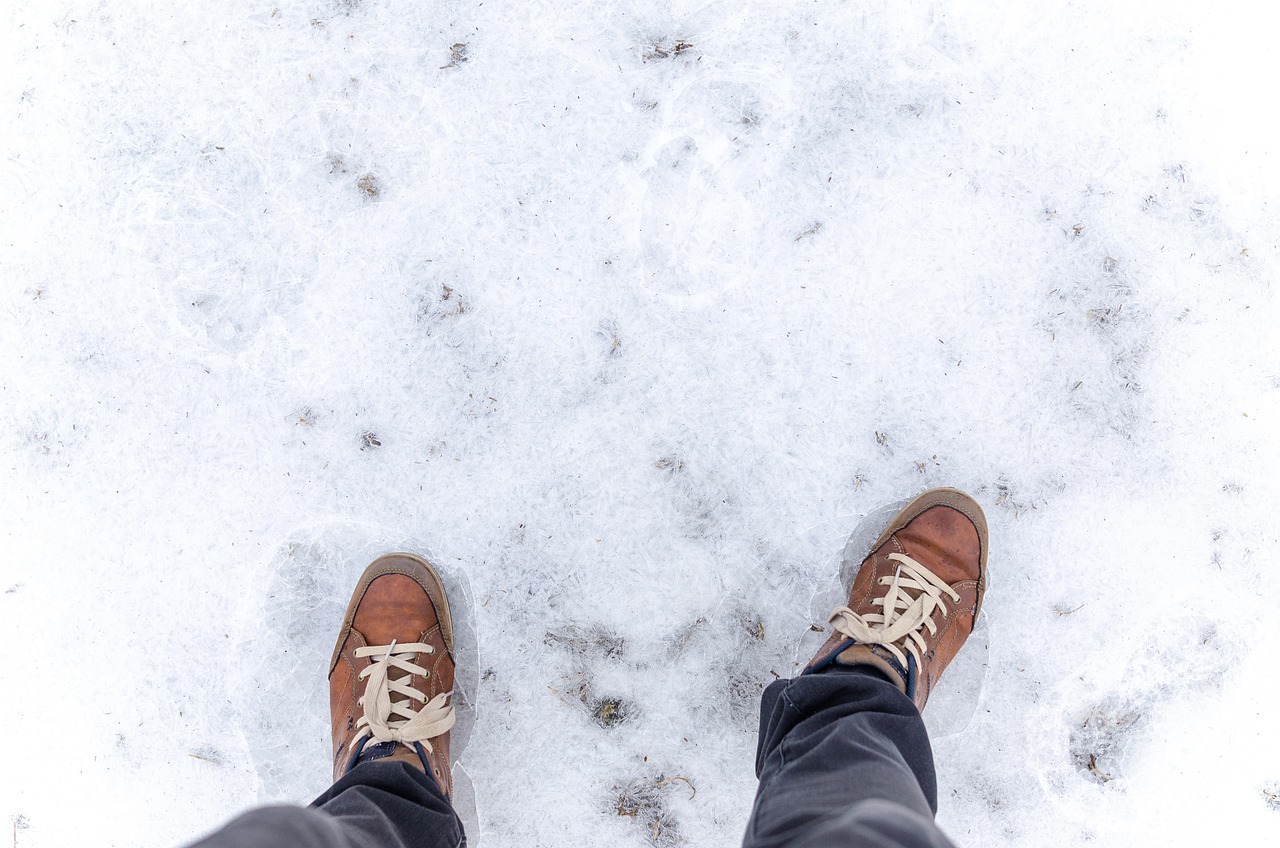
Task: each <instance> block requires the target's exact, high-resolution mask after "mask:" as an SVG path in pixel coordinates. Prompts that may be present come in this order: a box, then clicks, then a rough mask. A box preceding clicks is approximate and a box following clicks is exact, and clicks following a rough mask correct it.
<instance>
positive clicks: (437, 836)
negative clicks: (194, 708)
mask: <svg viewBox="0 0 1280 848" xmlns="http://www.w3.org/2000/svg"><path fill="white" fill-rule="evenodd" d="M465 844H466V840H465V839H464V837H463V833H462V823H461V822H459V821H458V817H457V815H456V814H455V813H454V811H453V807H452V806H450V804H449V799H448V798H447V797H445V795H444V793H443V792H441V791H440V789H439V788H438V787H437V786H436V783H435V781H434V780H433V779H432V778H431V777H430V776H428V775H427V774H426V773H425V772H424V771H423V770H422V769H420V768H414V767H413V766H412V765H410V764H409V763H405V762H401V761H398V760H390V759H380V760H370V761H366V762H361V763H360V764H358V765H357V766H356V767H355V768H353V769H352V770H351V771H350V772H348V773H347V774H346V775H344V776H343V777H342V778H341V779H340V780H339V781H338V782H337V783H335V784H334V785H333V786H331V787H330V788H329V789H327V790H326V791H325V792H324V793H323V794H322V795H321V796H320V797H319V798H317V799H316V800H315V801H313V802H312V804H311V806H310V807H295V806H271V807H260V808H258V809H256V810H250V811H249V812H247V813H245V814H244V815H242V816H240V817H239V818H236V819H234V820H232V821H231V822H230V823H229V824H227V825H226V826H225V827H223V828H222V829H221V830H219V831H217V832H216V833H213V834H210V835H209V836H208V837H206V838H205V839H203V840H201V841H199V842H197V843H195V844H194V845H192V846H191V848H262V846H271V845H291V846H299V848H303V846H305V848H458V846H460V845H465Z"/></svg>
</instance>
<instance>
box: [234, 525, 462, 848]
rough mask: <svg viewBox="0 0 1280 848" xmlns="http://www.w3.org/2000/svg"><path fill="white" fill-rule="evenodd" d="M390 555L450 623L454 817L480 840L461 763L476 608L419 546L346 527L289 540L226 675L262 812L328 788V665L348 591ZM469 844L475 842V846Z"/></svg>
mask: <svg viewBox="0 0 1280 848" xmlns="http://www.w3.org/2000/svg"><path fill="white" fill-rule="evenodd" d="M395 551H408V552H414V553H416V554H418V555H419V556H422V557H423V558H425V559H426V560H427V561H428V562H430V563H431V564H432V565H433V566H435V568H436V571H437V573H438V574H439V575H440V579H441V581H442V582H443V583H444V586H445V592H446V594H447V596H448V599H449V610H450V613H451V614H452V616H453V632H454V654H455V656H454V660H455V663H456V673H455V678H454V694H453V699H452V700H453V705H454V708H455V711H456V713H457V722H456V724H455V725H454V728H453V731H452V735H451V737H450V750H449V753H450V757H451V760H452V762H453V769H454V785H455V792H454V808H455V809H456V810H457V811H458V815H459V817H461V818H462V821H463V825H464V827H465V828H466V829H467V832H468V833H469V834H476V835H478V834H479V832H480V831H479V827H478V824H477V817H476V807H475V791H474V789H473V787H472V784H471V780H470V778H469V777H468V775H467V773H466V770H465V768H464V767H463V766H462V765H461V764H460V760H461V757H462V754H463V752H464V750H465V749H466V747H467V742H468V740H469V739H470V738H471V732H472V729H473V728H474V726H475V721H476V694H477V690H478V688H479V668H480V664H479V655H478V653H479V652H478V644H477V641H476V631H475V604H474V601H473V599H472V594H471V586H470V582H469V580H468V579H467V576H466V574H465V573H463V572H462V570H461V569H458V568H454V567H450V566H449V565H448V564H447V563H446V562H445V561H443V560H442V559H441V558H439V557H436V556H434V555H432V554H431V553H430V551H429V549H428V547H427V546H426V545H425V544H424V543H422V541H421V540H419V539H416V538H414V537H412V536H408V535H405V534H399V533H395V532H393V531H390V530H387V529H385V528H380V527H376V526H371V525H364V524H357V523H351V522H343V523H333V524H324V525H318V526H315V527H310V528H305V529H300V530H298V531H295V532H294V533H292V534H290V538H289V539H288V540H287V541H285V542H284V543H282V544H281V545H280V547H279V549H278V550H277V551H276V554H275V556H274V557H273V558H272V560H271V562H270V563H269V564H268V565H267V572H268V574H269V575H270V576H269V582H268V588H267V593H266V595H265V597H262V598H259V599H257V600H255V601H254V602H252V603H251V604H250V605H249V606H247V607H246V608H245V610H244V613H243V618H242V621H241V622H240V626H239V628H238V629H239V630H240V632H241V633H242V634H243V635H242V639H243V641H242V643H241V649H240V650H239V651H237V652H235V653H236V656H237V662H236V664H235V666H234V668H233V670H232V678H233V680H232V691H233V692H235V693H236V696H237V701H236V703H235V710H236V713H237V715H238V717H239V723H240V725H241V727H242V729H243V733H244V736H245V741H246V742H247V743H248V750H249V752H250V756H251V758H252V761H253V768H254V771H255V772H256V774H257V776H258V781H259V799H260V800H261V801H264V802H299V801H304V800H305V799H307V798H309V797H312V796H315V795H318V794H319V793H320V792H322V791H323V790H324V789H325V788H326V787H328V785H329V782H330V781H329V774H328V771H327V769H324V768H321V767H319V766H318V765H317V764H321V763H327V762H329V761H330V759H331V758H330V749H329V744H328V740H329V738H330V733H331V730H330V721H329V678H328V664H329V661H330V659H331V657H332V654H333V643H334V640H335V639H336V638H337V633H338V629H339V627H340V626H341V624H342V618H343V615H344V613H345V611H346V607H347V602H348V600H349V599H350V597H351V591H352V589H353V588H354V587H355V585H356V582H357V581H358V580H359V577H360V574H361V572H363V570H364V568H365V566H367V565H368V564H369V563H370V562H373V560H375V559H377V558H378V557H379V556H381V555H383V554H386V553H392V552H395ZM471 841H472V844H474V843H475V840H474V839H472V840H471Z"/></svg>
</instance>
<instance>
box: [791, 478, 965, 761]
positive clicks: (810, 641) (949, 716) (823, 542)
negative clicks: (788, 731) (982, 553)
mask: <svg viewBox="0 0 1280 848" xmlns="http://www.w3.org/2000/svg"><path fill="white" fill-rule="evenodd" d="M908 503H910V500H909V499H904V500H900V501H895V502H894V503H890V504H886V505H885V506H882V507H879V508H877V509H875V510H872V511H871V512H869V513H867V514H866V515H865V516H863V517H862V518H861V519H860V520H859V519H856V518H853V517H848V518H840V519H835V520H833V521H831V522H829V523H826V524H823V525H819V526H817V527H814V528H812V529H810V530H809V531H808V532H806V533H805V534H804V535H803V536H802V537H801V541H800V546H801V549H804V550H807V551H809V553H810V555H811V556H813V557H814V562H818V563H822V568H823V569H824V570H825V571H826V572H827V573H829V574H839V581H838V582H837V581H834V580H829V581H825V582H819V583H817V584H816V585H818V586H820V588H819V589H818V590H817V591H816V592H815V593H814V595H813V599H812V600H811V602H810V604H809V619H810V621H811V622H812V624H811V625H810V626H809V627H806V628H805V636H804V639H803V640H802V642H801V645H800V647H799V648H798V649H797V651H796V659H795V667H796V668H797V669H801V668H803V667H804V666H805V665H806V664H808V662H809V660H810V659H812V658H813V655H814V654H815V653H816V652H817V650H818V648H819V647H821V646H822V643H823V642H825V641H826V639H827V636H828V635H829V633H830V630H829V628H827V627H825V626H820V625H825V622H826V621H827V617H828V616H829V615H830V614H831V611H832V610H833V609H835V608H836V607H839V606H843V605H845V604H846V603H848V600H849V592H850V591H851V590H852V588H853V581H854V578H855V577H856V576H857V573H858V568H859V567H860V566H861V565H862V561H863V560H864V559H866V558H867V555H868V554H870V553H871V549H872V545H874V544H875V542H876V539H878V538H879V537H880V534H881V533H882V532H884V528H885V527H886V526H887V525H888V523H889V522H890V521H891V520H892V519H893V517H894V516H895V515H897V514H898V513H899V512H901V511H902V508H903V507H905V506H906V505H907V504H908ZM855 521H856V522H857V523H856V525H854V529H853V531H852V532H849V533H848V535H847V536H846V537H845V541H844V544H843V545H840V544H839V543H838V542H837V541H836V540H837V539H839V538H841V535H842V534H844V533H845V532H846V529H847V528H848V527H849V526H850V525H851V524H854V522H855ZM823 551H825V552H826V553H823ZM987 567H988V570H989V569H990V567H991V562H990V561H988V563H987ZM989 585H990V580H988V586H989ZM815 628H817V629H815ZM990 654H991V636H990V626H989V625H988V618H987V612H986V610H985V609H984V610H983V611H982V612H981V613H979V615H978V620H977V622H975V624H974V628H973V632H972V633H971V634H970V635H969V638H968V639H967V640H966V641H965V644H964V648H963V649H962V650H961V651H960V653H959V654H957V655H956V658H955V659H954V660H953V661H952V662H951V664H950V665H949V666H947V670H946V673H945V674H943V675H942V677H941V679H939V680H938V683H937V685H936V686H935V687H934V689H933V691H932V692H930V693H929V703H928V705H926V707H925V709H924V711H923V713H922V714H923V716H924V723H925V727H926V728H928V730H929V736H930V738H931V739H933V740H935V741H938V740H941V739H945V738H947V737H949V736H953V735H957V734H960V733H963V732H964V731H965V730H966V729H967V728H968V727H969V724H970V722H971V721H972V720H973V716H974V713H975V712H976V711H977V708H978V704H979V702H980V701H981V699H982V690H983V686H984V684H985V681H986V677H987V668H988V665H989V663H990Z"/></svg>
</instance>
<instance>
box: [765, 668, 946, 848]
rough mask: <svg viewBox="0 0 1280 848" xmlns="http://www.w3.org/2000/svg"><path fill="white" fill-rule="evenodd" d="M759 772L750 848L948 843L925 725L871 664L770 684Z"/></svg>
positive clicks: (931, 847) (915, 847) (938, 847)
mask: <svg viewBox="0 0 1280 848" xmlns="http://www.w3.org/2000/svg"><path fill="white" fill-rule="evenodd" d="M756 776H757V777H759V778H760V787H759V790H758V791H757V793H756V803H755V809H754V810H752V812H751V821H750V823H749V824H748V825H747V835H746V837H745V838H744V839H743V846H744V848H775V846H778V848H781V846H788V848H855V846H857V847H858V848H861V846H868V848H872V847H873V846H874V848H925V847H926V846H928V848H952V843H951V841H950V840H948V839H947V837H946V836H944V835H943V833H942V831H941V830H939V829H938V826H937V825H936V824H934V821H933V815H934V813H935V812H936V811H937V808H938V791H937V779H936V777H935V775H934V771H933V750H932V749H931V748H930V747H929V737H928V734H927V733H926V732H925V729H924V721H923V720H922V719H921V718H920V713H919V712H918V711H917V710H916V708H915V705H914V704H913V703H911V700H910V699H909V698H907V696H905V695H903V694H902V693H901V692H899V691H898V689H897V687H896V686H894V685H893V684H892V683H890V682H889V681H888V680H887V679H885V678H884V677H882V676H881V675H880V674H879V673H878V672H876V671H875V670H874V669H867V668H861V667H858V668H852V669H840V668H832V669H829V670H827V671H824V672H822V673H820V674H806V675H802V676H801V677H797V678H795V679H794V680H779V681H776V682H775V683H773V684H771V685H770V686H769V688H768V689H766V690H765V692H764V695H763V696H762V698H761V701H760V740H759V745H758V748H757V752H756Z"/></svg>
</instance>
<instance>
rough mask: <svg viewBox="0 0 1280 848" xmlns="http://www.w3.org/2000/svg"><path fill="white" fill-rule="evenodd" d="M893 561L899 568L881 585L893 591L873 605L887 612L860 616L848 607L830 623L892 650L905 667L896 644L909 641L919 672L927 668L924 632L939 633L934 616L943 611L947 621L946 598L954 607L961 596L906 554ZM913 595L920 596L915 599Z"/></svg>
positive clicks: (839, 609) (837, 611) (863, 641)
mask: <svg viewBox="0 0 1280 848" xmlns="http://www.w3.org/2000/svg"><path fill="white" fill-rule="evenodd" d="M889 559H891V560H893V561H895V562H897V563H898V568H897V570H896V571H894V573H893V576H892V577H887V576H886V577H881V578H880V580H879V581H878V582H879V583H880V585H881V586H888V587H889V590H888V591H887V592H885V594H884V597H882V598H875V599H874V600H872V601H871V603H872V604H874V605H878V606H880V607H881V608H882V609H883V612H879V613H874V612H872V613H866V614H863V615H859V614H858V613H856V612H854V611H853V610H851V609H849V608H848V607H837V608H836V609H835V610H834V611H833V612H832V613H831V618H830V623H831V625H832V626H833V627H835V629H836V630H837V631H839V632H840V633H842V634H844V635H845V636H846V637H848V638H850V639H853V640H855V641H857V642H860V643H861V644H864V645H880V646H882V647H884V648H886V649H888V650H889V651H890V652H891V653H892V654H893V655H894V656H895V657H897V658H898V661H899V662H900V663H902V664H903V666H906V664H907V655H906V654H904V653H903V652H902V649H901V648H900V647H898V645H897V644H896V643H897V642H900V641H903V640H904V639H905V640H906V641H905V645H906V649H907V651H909V652H910V653H911V655H912V656H914V657H915V658H916V667H917V668H919V667H921V665H923V660H922V657H921V651H923V650H925V641H924V636H923V635H922V634H921V629H922V628H928V630H929V635H930V636H932V635H933V634H934V633H937V632H938V626H937V625H936V624H934V622H933V614H934V612H936V611H938V610H941V611H942V617H943V618H946V617H947V605H946V603H945V602H944V601H943V600H942V596H943V594H946V595H947V596H948V597H950V598H951V600H952V602H953V603H958V602H959V601H960V593H959V592H956V591H955V590H954V589H952V588H951V587H950V586H948V585H947V584H946V583H944V582H943V581H942V579H941V578H939V577H938V576H937V575H935V574H934V573H933V572H932V571H930V570H929V569H927V568H925V567H924V566H923V565H921V564H920V563H918V562H916V561H915V560H914V559H912V558H911V557H909V556H907V555H906V554H889ZM909 592H918V593H919V594H918V595H916V596H915V597H914V598H913V597H912V596H911V595H909V594H908V593H909Z"/></svg>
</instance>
